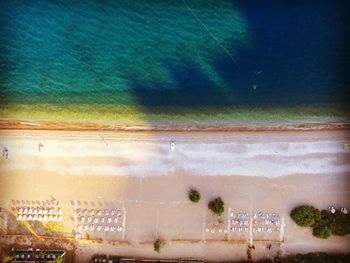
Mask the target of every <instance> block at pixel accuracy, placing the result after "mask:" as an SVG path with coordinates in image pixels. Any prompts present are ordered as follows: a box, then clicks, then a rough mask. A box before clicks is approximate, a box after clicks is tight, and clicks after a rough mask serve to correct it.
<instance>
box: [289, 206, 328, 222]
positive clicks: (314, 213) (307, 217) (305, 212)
mask: <svg viewBox="0 0 350 263" xmlns="http://www.w3.org/2000/svg"><path fill="white" fill-rule="evenodd" d="M290 217H291V218H292V219H293V221H294V222H295V223H296V224H297V225H298V226H303V227H306V226H313V225H315V224H316V223H317V222H319V221H320V219H321V212H320V211H319V210H318V209H316V208H315V207H313V206H309V205H303V206H299V207H296V208H294V209H293V210H292V212H291V213H290Z"/></svg>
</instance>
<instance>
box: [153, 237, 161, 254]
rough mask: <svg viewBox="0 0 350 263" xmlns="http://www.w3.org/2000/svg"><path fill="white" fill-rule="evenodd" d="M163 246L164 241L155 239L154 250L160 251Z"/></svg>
mask: <svg viewBox="0 0 350 263" xmlns="http://www.w3.org/2000/svg"><path fill="white" fill-rule="evenodd" d="M161 246H162V241H161V240H160V239H159V238H158V239H157V240H156V241H154V243H153V248H154V251H156V252H158V253H160V248H161Z"/></svg>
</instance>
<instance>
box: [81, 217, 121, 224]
mask: <svg viewBox="0 0 350 263" xmlns="http://www.w3.org/2000/svg"><path fill="white" fill-rule="evenodd" d="M118 221H119V218H118V217H116V218H112V217H108V218H105V217H91V216H90V217H84V216H81V217H78V222H83V223H84V222H88V223H114V224H117V223H118Z"/></svg>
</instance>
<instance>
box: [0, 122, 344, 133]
mask: <svg viewBox="0 0 350 263" xmlns="http://www.w3.org/2000/svg"><path fill="white" fill-rule="evenodd" d="M0 129H4V130H60V131H118V132H120V131H127V132H141V131H152V132H158V131H160V132H163V131H172V132H186V131H198V132H202V131H209V132H219V131H227V132H259V131H261V132H269V131H281V132H282V131H343V130H350V122H285V123H272V122H266V123H235V124H224V123H223V124H189V123H183V124H170V125H169V124H161V123H151V122H150V123H146V122H145V123H140V124H135V125H117V124H113V123H111V122H79V121H52V120H36V121H32V120H16V119H0Z"/></svg>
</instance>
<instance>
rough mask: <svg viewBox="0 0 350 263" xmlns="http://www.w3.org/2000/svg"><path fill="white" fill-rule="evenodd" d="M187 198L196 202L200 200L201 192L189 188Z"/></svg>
mask: <svg viewBox="0 0 350 263" xmlns="http://www.w3.org/2000/svg"><path fill="white" fill-rule="evenodd" d="M188 198H189V199H190V200H191V201H192V202H193V203H198V202H199V200H201V194H200V193H199V192H198V191H197V190H195V189H191V190H190V191H189V192H188Z"/></svg>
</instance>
